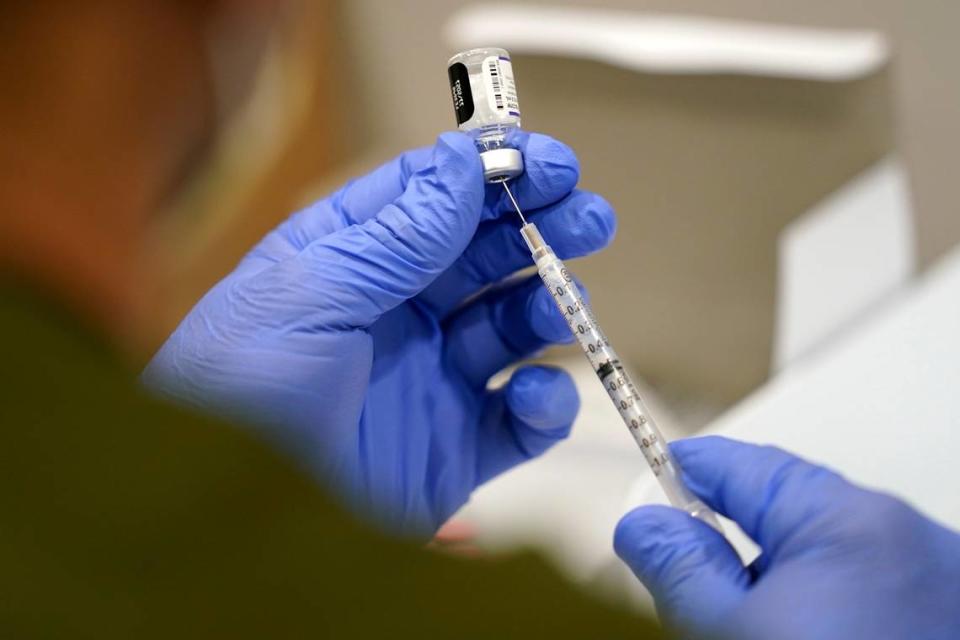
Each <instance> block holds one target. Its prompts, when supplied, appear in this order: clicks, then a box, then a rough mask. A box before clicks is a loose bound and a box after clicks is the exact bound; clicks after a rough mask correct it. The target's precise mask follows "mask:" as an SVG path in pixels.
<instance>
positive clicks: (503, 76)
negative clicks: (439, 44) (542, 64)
mask: <svg viewBox="0 0 960 640" xmlns="http://www.w3.org/2000/svg"><path fill="white" fill-rule="evenodd" d="M447 75H448V76H449V78H450V93H451V96H452V97H453V109H454V111H455V112H456V115H457V126H458V128H459V129H460V131H463V132H464V133H467V134H469V135H471V136H472V137H473V139H474V140H475V141H476V143H477V149H479V151H480V159H481V161H482V162H483V176H484V178H485V179H486V180H487V182H504V181H506V180H509V179H511V178H515V177H516V176H518V175H520V174H521V173H523V154H521V153H520V151H518V150H517V149H514V148H511V147H510V146H509V134H510V132H511V131H514V130H516V129H519V128H520V103H519V102H518V101H517V84H516V82H515V81H514V78H513V65H512V64H511V63H510V54H509V53H507V52H506V50H504V49H497V48H495V47H487V48H481V49H471V50H469V51H464V52H462V53H458V54H457V55H455V56H453V57H452V58H450V61H449V62H448V63H447Z"/></svg>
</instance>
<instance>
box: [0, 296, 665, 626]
mask: <svg viewBox="0 0 960 640" xmlns="http://www.w3.org/2000/svg"><path fill="white" fill-rule="evenodd" d="M659 633H660V632H659V631H658V630H657V628H656V627H655V626H654V625H653V624H652V623H650V622H647V621H644V620H642V619H639V618H636V617H634V616H631V615H629V614H628V613H625V612H623V611H620V610H616V609H614V608H611V607H608V606H605V605H603V604H600V603H599V602H597V601H595V600H593V599H591V598H589V597H587V596H585V595H584V594H582V593H580V592H578V591H577V590H576V589H574V588H572V587H571V586H569V585H567V584H565V583H564V582H562V581H561V580H560V579H559V578H558V577H557V575H556V574H555V573H553V572H552V571H550V570H549V569H548V568H547V567H546V565H545V564H544V563H543V562H542V561H541V560H539V559H538V558H536V557H534V556H532V555H521V556H515V557H513V558H510V559H496V560H494V559H483V560H467V559H457V558H452V557H448V556H446V555H442V554H438V553H434V552H430V551H425V550H423V549H421V548H420V547H419V546H417V545H413V544H407V543H403V542H399V541H395V540H391V539H389V538H387V537H384V536H382V535H380V534H378V533H376V532H374V531H373V530H371V529H369V528H367V527H366V526H364V525H362V524H360V523H359V522H357V521H355V520H354V519H352V518H351V517H350V516H348V515H347V514H346V512H345V511H343V510H342V509H341V508H340V507H339V506H337V505H336V503H335V502H333V501H332V500H331V499H330V498H328V497H327V496H325V495H324V494H323V493H322V492H321V491H320V490H319V489H318V487H317V486H316V484H315V483H314V482H313V481H311V480H310V479H309V478H307V477H306V476H304V475H301V474H300V473H299V472H298V471H297V470H296V469H295V468H294V467H293V466H291V465H290V464H288V463H287V461H286V460H285V459H284V458H283V457H282V456H281V455H279V454H277V453H275V452H274V451H272V450H271V449H270V448H269V447H267V446H264V445H263V444H262V443H260V442H259V441H258V440H256V438H255V437H254V436H253V435H252V434H251V433H249V432H248V431H246V430H244V429H239V428H234V427H232V426H229V425H226V424H223V423H220V422H218V421H216V420H214V419H210V418H204V417H200V416H197V415H194V414H192V413H189V412H187V411H185V410H183V409H180V408H176V407H172V406H168V405H166V404H163V403H161V402H160V401H158V400H155V399H152V398H150V397H148V396H147V395H145V394H144V393H143V392H142V391H141V390H140V389H139V388H138V387H137V384H136V379H135V375H133V374H132V372H130V371H129V370H127V369H126V368H125V367H124V366H122V365H121V364H120V363H119V360H118V359H116V358H115V357H114V354H112V352H111V351H110V349H108V348H107V347H106V346H104V343H103V342H100V341H98V340H97V339H96V337H95V334H94V333H91V332H87V331H85V330H84V329H83V328H82V327H81V325H80V324H79V323H78V322H75V321H73V320H71V319H70V318H69V317H68V316H67V315H65V314H63V313H62V311H61V310H59V309H57V308H56V307H54V306H50V305H45V304H43V303H39V302H37V299H36V298H34V297H32V296H29V295H24V294H23V293H22V291H18V290H15V289H13V288H8V289H0V637H3V638H25V637H44V638H46V637H50V638H53V637H57V638H61V637H71V638H97V639H99V640H104V639H108V638H160V637H163V638H171V637H174V638H188V637H198V638H246V637H263V638H292V637H296V638H301V637H311V638H326V637H333V638H368V637H369V638H374V637H377V638H384V637H412V636H414V634H416V635H417V636H419V637H423V638H435V637H456V638H481V637H482V638H515V637H516V638H520V637H522V638H568V637H570V638H573V637H578V638H619V637H623V638H633V639H639V638H653V637H660V636H659Z"/></svg>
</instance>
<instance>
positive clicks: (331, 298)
mask: <svg viewBox="0 0 960 640" xmlns="http://www.w3.org/2000/svg"><path fill="white" fill-rule="evenodd" d="M515 143H516V144H518V146H520V148H521V150H522V151H523V152H524V156H525V160H526V165H527V170H526V172H525V174H524V175H523V176H521V177H520V178H518V179H517V180H516V181H515V185H514V186H515V192H516V195H517V197H518V198H519V199H520V201H521V205H522V206H523V207H524V208H525V209H528V210H530V211H531V216H532V217H533V219H534V220H536V221H537V224H538V226H540V228H541V230H542V231H543V233H544V235H547V236H549V240H550V241H551V243H552V244H553V246H554V248H555V249H556V250H557V251H558V253H561V254H565V255H566V257H575V256H578V255H585V254H587V253H590V252H592V251H595V250H597V249H600V248H601V247H603V246H604V245H606V244H607V243H608V242H609V241H610V239H611V238H612V235H613V230H614V218H613V212H612V211H611V210H610V207H609V205H607V204H606V203H605V202H604V201H603V200H602V199H600V198H599V197H597V196H595V195H593V194H590V193H586V192H582V191H578V190H576V189H575V188H574V186H575V184H576V182H577V179H578V167H577V162H576V158H575V157H574V156H573V154H572V152H571V151H570V149H569V148H567V147H566V146H564V145H562V144H560V143H559V142H556V141H555V140H552V139H550V138H547V137H545V136H540V135H536V134H527V133H522V134H519V135H518V136H517V137H516V140H515ZM508 211H509V209H508V203H507V202H506V199H505V197H504V194H503V190H502V189H501V188H495V187H487V186H486V185H485V184H484V181H483V177H482V168H481V165H480V160H479V156H478V153H477V151H476V149H475V147H474V144H473V141H472V140H471V139H470V138H468V137H466V136H464V135H461V134H444V135H443V136H441V137H440V138H439V140H438V141H437V143H436V145H435V146H434V147H433V148H432V149H424V150H416V151H412V152H408V153H407V154H404V155H403V156H401V157H400V158H398V159H397V160H395V161H393V162H391V163H388V164H387V165H384V166H383V167H381V168H379V169H377V170H375V171H374V172H373V173H371V174H370V175H368V176H365V177H363V178H360V179H358V180H356V181H354V182H351V183H350V184H348V185H347V186H345V187H344V188H343V189H341V190H340V191H338V192H337V193H335V194H334V195H333V196H331V197H330V198H327V199H325V200H322V201H320V202H318V203H317V204H316V205H314V206H312V207H310V208H308V209H306V210H304V211H302V212H300V213H298V214H296V215H294V216H292V217H291V218H290V219H289V220H288V221H287V222H285V223H284V224H282V225H281V226H280V227H278V228H277V229H276V230H275V231H273V232H272V233H271V234H269V235H268V236H267V237H266V238H265V239H264V240H263V241H262V242H261V243H260V244H259V245H258V246H257V247H256V248H254V249H253V250H252V251H251V252H250V254H249V255H248V256H247V257H246V258H245V259H244V260H243V261H242V262H241V264H240V265H239V266H238V267H237V269H236V270H235V271H234V272H233V273H232V274H230V275H229V276H228V277H227V278H225V279H224V280H223V281H222V282H221V283H219V284H218V285H217V286H216V287H215V288H214V289H213V290H211V291H210V292H209V293H208V294H207V295H206V296H205V297H204V299H203V300H201V301H200V303H199V304H198V305H197V306H196V308H195V309H194V310H193V311H191V313H190V314H189V315H188V316H187V318H186V319H185V320H184V321H183V323H182V324H181V326H180V327H179V328H178V329H177V331H176V332H175V333H174V335H173V336H171V338H170V339H169V340H168V342H167V343H166V344H165V345H164V347H163V348H162V349H161V351H160V352H159V353H158V354H157V356H156V357H155V358H154V360H153V362H151V364H150V365H149V367H148V369H147V370H146V372H145V374H144V379H145V381H146V382H147V384H148V385H149V386H151V387H152V388H154V389H156V390H158V391H160V392H162V393H165V394H167V395H170V396H172V397H174V398H176V399H178V400H181V401H186V402H189V403H192V404H195V405H199V406H201V407H204V408H210V409H212V410H214V411H218V412H221V413H229V414H230V415H232V416H234V417H239V418H241V419H245V420H246V421H247V422H249V423H251V424H255V425H257V426H258V428H260V429H261V432H262V433H265V434H266V436H267V437H268V438H270V439H271V440H272V441H273V442H275V443H278V444H279V445H280V446H282V447H284V448H285V449H286V450H287V451H289V452H290V453H291V454H292V455H293V456H295V457H296V459H297V460H299V461H300V462H301V463H303V464H304V465H305V466H307V467H308V468H309V469H310V470H311V471H313V472H315V473H316V474H317V475H318V476H319V477H321V478H323V479H325V480H328V481H332V482H334V483H335V486H336V487H337V488H339V489H341V490H342V491H343V493H344V495H346V496H347V498H348V499H349V500H350V501H351V503H352V504H354V505H356V506H357V507H358V508H360V509H363V510H364V511H366V512H372V513H375V515H376V516H377V517H378V518H379V519H380V520H381V521H383V522H385V523H386V524H387V525H388V526H389V527H390V528H393V529H395V530H400V531H404V532H414V533H420V534H429V533H431V532H432V531H433V530H435V529H436V528H437V527H439V525H440V524H442V523H443V522H444V520H445V519H446V518H447V517H448V516H449V515H451V514H452V513H453V512H454V511H455V510H456V509H457V508H459V507H460V506H461V505H462V504H463V503H464V502H465V501H466V500H467V498H468V497H469V495H470V493H471V492H472V490H473V489H474V488H475V487H476V486H477V485H478V484H480V483H482V482H484V481H485V480H487V479H489V478H491V477H493V476H494V475H496V474H498V473H500V472H502V471H504V470H505V469H508V468H510V467H511V466H513V465H516V464H519V463H520V462H523V461H525V460H527V459H529V458H531V457H533V456H536V455H539V454H540V453H541V452H543V451H544V450H546V449H547V448H548V447H549V446H550V445H552V444H553V443H555V442H557V441H558V440H559V439H561V438H563V437H564V436H565V435H566V434H567V432H568V431H569V428H570V424H571V423H572V421H573V418H574V416H575V413H576V410H577V406H578V405H577V400H576V392H575V390H574V388H573V385H572V382H571V381H570V379H569V377H567V376H566V374H564V373H562V372H559V371H556V370H552V369H547V368H542V367H532V368H524V369H520V370H518V371H517V372H516V373H515V374H514V376H513V378H512V379H511V380H510V381H509V382H508V384H507V385H506V386H505V387H504V388H503V389H500V390H497V391H488V390H487V388H486V384H487V381H488V379H489V378H490V377H491V376H492V375H493V374H495V373H497V372H498V371H500V370H501V369H503V368H504V367H506V366H508V365H510V364H511V363H514V362H516V361H517V360H520V359H522V358H524V357H528V356H530V355H532V354H534V353H536V352H537V351H539V350H541V349H543V348H544V347H545V346H547V345H549V344H551V343H553V342H558V341H564V340H566V339H568V337H569V334H568V330H567V328H566V325H565V324H564V322H563V319H562V318H561V317H560V315H559V313H558V312H557V310H556V309H555V308H554V307H553V302H552V300H551V299H550V297H549V295H548V294H547V292H546V291H545V290H543V287H542V286H540V284H539V282H538V281H537V280H536V278H534V279H529V278H528V279H523V280H520V281H510V282H507V283H505V284H502V285H500V284H498V283H499V282H500V281H501V280H503V279H504V278H506V277H508V276H510V275H511V274H512V273H513V272H514V271H516V270H518V269H521V268H523V267H525V266H527V265H529V263H530V257H529V253H528V251H527V250H526V248H525V246H524V245H523V241H522V238H521V237H520V235H519V233H518V232H517V226H516V222H515V220H514V219H513V218H507V219H501V217H500V216H501V214H503V213H506V212H508ZM548 400H553V401H552V402H548Z"/></svg>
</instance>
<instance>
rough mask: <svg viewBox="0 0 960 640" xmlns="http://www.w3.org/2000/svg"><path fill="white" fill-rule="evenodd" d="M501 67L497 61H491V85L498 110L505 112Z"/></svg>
mask: <svg viewBox="0 0 960 640" xmlns="http://www.w3.org/2000/svg"><path fill="white" fill-rule="evenodd" d="M499 69H500V65H499V64H497V61H496V60H491V61H490V84H491V85H493V99H494V102H495V103H496V106H497V109H500V110H501V111H502V110H503V90H502V89H501V88H500V71H499Z"/></svg>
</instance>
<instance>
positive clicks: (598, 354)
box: [501, 180, 723, 533]
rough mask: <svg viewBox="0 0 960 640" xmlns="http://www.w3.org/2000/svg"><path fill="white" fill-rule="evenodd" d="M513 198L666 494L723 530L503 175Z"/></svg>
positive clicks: (541, 268) (550, 285)
mask: <svg viewBox="0 0 960 640" xmlns="http://www.w3.org/2000/svg"><path fill="white" fill-rule="evenodd" d="M501 184H502V185H503V188H504V190H505V191H506V192H507V196H508V197H509V198H510V202H511V203H512V204H513V207H514V208H515V209H516V210H517V214H519V216H520V220H521V221H522V222H523V226H522V227H520V233H521V234H522V235H523V239H524V240H525V241H526V243H527V246H528V247H529V248H530V254H531V255H532V256H533V260H534V262H536V264H537V271H538V272H539V274H540V279H541V280H543V286H545V287H546V288H547V290H548V291H549V292H550V295H551V296H553V300H554V302H556V304H557V307H558V308H559V309H560V313H562V314H563V317H564V318H565V319H566V321H567V325H568V326H569V327H570V331H571V332H572V333H573V335H574V337H575V338H576V340H577V343H578V344H579V345H580V348H581V349H583V353H584V355H586V356H587V360H589V361H590V366H591V367H593V370H594V371H595V372H596V374H597V377H598V378H600V382H601V383H602V384H603V386H604V388H606V390H607V393H608V394H609V396H610V399H611V400H612V401H613V403H614V404H615V405H616V407H617V411H618V412H619V413H620V417H621V418H623V422H624V424H626V425H627V428H628V429H629V430H630V434H631V435H632V436H633V439H634V440H636V441H637V444H638V445H640V450H641V451H642V452H643V455H644V457H645V458H646V459H647V464H649V465H650V469H651V470H652V471H653V475H654V476H656V478H657V480H658V481H659V482H660V486H661V487H663V491H664V493H666V494H667V499H668V500H669V501H670V504H672V505H673V506H675V507H677V508H679V509H682V510H684V511H686V512H687V513H689V514H690V515H692V516H694V517H696V518H699V519H700V520H703V521H704V522H706V523H707V524H709V525H710V526H712V527H713V528H714V529H717V530H718V531H720V532H721V533H722V532H723V529H722V527H721V526H720V521H719V520H717V516H716V514H714V513H713V511H711V510H710V508H709V507H707V505H705V504H704V503H703V502H701V501H700V499H699V498H697V497H696V496H695V495H693V493H692V492H691V491H690V490H689V489H688V488H687V486H686V485H685V484H684V482H683V477H682V475H681V470H680V467H679V465H678V464H677V462H676V461H675V460H674V459H673V458H672V457H671V455H670V451H669V449H668V448H667V442H666V440H664V438H663V435H662V434H661V433H660V430H659V429H658V428H657V425H656V423H655V422H654V421H653V418H652V417H651V415H650V412H649V411H648V410H647V408H646V406H645V405H644V404H643V400H641V398H640V394H639V393H638V392H637V387H636V386H635V385H634V384H633V381H632V380H631V379H630V375H629V374H628V373H627V372H626V370H625V369H624V368H623V365H622V364H621V363H620V358H619V357H617V354H616V352H615V351H614V350H613V347H611V346H610V341H609V340H608V339H607V337H606V335H604V333H603V330H602V329H600V325H599V324H597V319H596V317H595V316H594V315H593V311H592V310H591V309H590V307H589V306H588V305H587V302H586V300H584V298H583V295H582V294H581V293H580V289H579V288H578V287H577V285H576V283H575V282H574V280H573V276H572V275H571V273H570V271H569V270H568V269H567V267H566V265H565V264H563V261H562V260H560V258H558V257H557V256H556V254H554V252H553V249H551V248H550V245H548V244H547V243H546V242H545V241H544V240H543V236H541V235H540V231H539V230H538V229H537V227H536V225H534V224H533V223H532V222H527V220H526V218H524V216H523V211H521V210H520V205H519V204H518V203H517V200H516V198H514V197H513V193H512V192H511V191H510V187H509V186H508V185H507V181H506V180H503V181H501Z"/></svg>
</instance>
